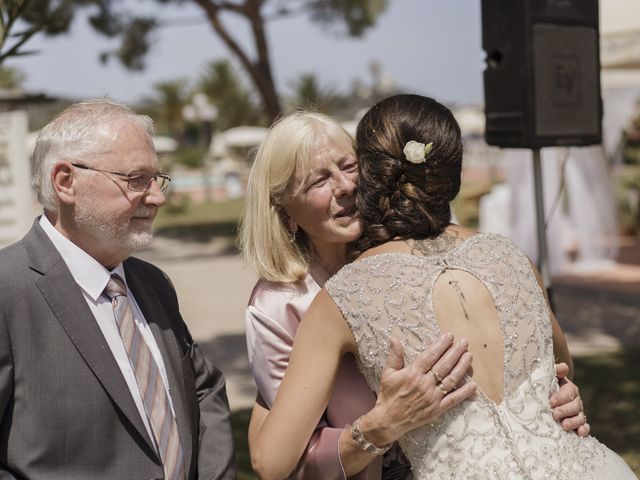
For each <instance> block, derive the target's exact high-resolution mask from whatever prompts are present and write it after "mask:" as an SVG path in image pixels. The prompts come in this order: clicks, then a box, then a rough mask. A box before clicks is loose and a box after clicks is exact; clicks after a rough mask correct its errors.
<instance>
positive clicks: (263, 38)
mask: <svg viewBox="0 0 640 480" xmlns="http://www.w3.org/2000/svg"><path fill="white" fill-rule="evenodd" d="M155 1H156V2H157V3H158V5H159V6H160V5H163V4H170V3H174V4H180V5H184V4H186V3H193V4H195V5H196V6H197V7H199V8H200V9H201V11H202V15H203V18H204V19H205V20H206V21H207V22H208V23H209V25H210V26H211V28H212V30H213V32H214V34H215V35H217V36H218V37H219V38H220V40H222V42H223V43H224V44H225V45H226V47H227V49H228V50H229V52H230V53H231V55H232V56H233V58H234V59H235V60H236V61H237V62H238V63H239V65H241V66H242V67H243V68H244V70H245V72H246V73H247V75H248V76H249V78H250V79H251V82H252V83H253V86H254V87H255V89H256V93H257V95H258V96H259V98H260V101H261V103H262V108H263V111H264V114H265V117H266V118H267V119H268V120H273V119H274V118H275V117H276V116H277V115H278V114H279V113H280V111H281V106H280V100H279V96H278V92H277V89H276V86H275V82H274V79H273V74H272V66H271V53H270V49H269V41H268V37H267V35H266V26H267V24H268V22H270V21H272V20H274V19H278V18H283V17H287V16H292V15H307V16H308V17H309V18H310V19H311V20H312V21H314V22H316V23H318V24H320V25H321V26H322V27H324V28H326V29H328V30H330V31H332V33H338V34H345V35H352V36H358V35H362V34H363V33H364V32H365V31H366V30H367V29H368V28H370V27H371V26H373V25H374V24H375V21H376V19H377V18H378V16H379V15H380V14H382V13H383V12H384V11H385V9H386V8H387V6H388V3H389V0H155ZM128 5H129V6H130V5H131V4H130V3H129V4H128ZM79 7H90V12H91V13H90V16H89V22H90V23H91V25H92V26H93V28H94V29H96V30H97V31H98V32H100V33H101V34H103V35H106V36H108V37H112V38H119V39H120V45H119V47H118V48H116V49H115V50H113V51H110V52H102V53H101V55H100V56H101V58H102V60H104V61H106V60H108V59H109V58H112V57H115V58H117V59H119V61H121V62H122V64H123V65H125V66H126V67H127V68H130V69H134V70H141V69H143V68H144V66H145V63H144V60H145V58H146V55H147V54H148V53H149V52H150V51H151V48H152V45H153V34H154V32H156V29H157V28H158V27H162V26H164V25H167V24H171V20H167V19H161V18H160V15H161V13H162V9H161V8H158V9H156V12H157V16H156V15H155V14H154V15H145V16H141V15H139V14H138V13H136V12H134V11H131V10H128V9H127V2H126V1H125V0H0V42H1V43H0V64H1V63H2V61H3V60H4V59H5V58H7V57H10V56H16V55H26V54H28V53H33V52H29V51H26V50H24V49H23V45H24V44H25V42H27V41H28V40H29V39H30V38H31V37H32V36H33V35H34V34H36V33H37V32H44V33H45V34H47V35H55V34H59V33H64V32H66V31H67V30H68V29H69V25H70V23H71V20H72V19H73V17H74V14H75V13H76V10H77V8H79ZM233 17H235V18H239V19H241V20H243V21H245V22H246V24H247V26H248V30H249V31H250V32H251V38H250V39H249V40H250V42H247V41H246V39H244V38H240V36H241V33H239V32H238V31H236V30H232V29H231V28H230V24H229V21H230V20H231V19H232V18H233ZM16 24H20V25H21V26H22V25H25V26H26V28H23V29H21V30H20V31H17V32H14V33H12V34H10V32H11V31H12V30H15V28H16ZM241 30H242V32H243V33H244V31H245V30H244V29H241ZM10 38H11V39H12V41H10ZM247 43H249V45H247Z"/></svg>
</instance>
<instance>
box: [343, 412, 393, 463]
mask: <svg viewBox="0 0 640 480" xmlns="http://www.w3.org/2000/svg"><path fill="white" fill-rule="evenodd" d="M362 418H363V416H361V417H359V418H358V419H357V420H356V421H355V422H353V425H351V438H352V439H353V441H354V442H355V443H356V445H357V446H358V448H360V449H361V450H364V451H365V452H367V453H371V454H373V455H384V454H385V453H387V451H388V450H389V449H390V448H391V443H389V444H384V445H379V444H376V443H374V442H372V441H370V440H369V439H367V437H365V435H364V433H362V431H361V430H360V422H361V421H362Z"/></svg>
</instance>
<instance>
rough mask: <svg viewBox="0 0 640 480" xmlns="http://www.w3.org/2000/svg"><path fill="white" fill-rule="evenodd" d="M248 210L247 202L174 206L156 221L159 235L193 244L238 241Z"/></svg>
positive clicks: (166, 208) (238, 200)
mask: <svg viewBox="0 0 640 480" xmlns="http://www.w3.org/2000/svg"><path fill="white" fill-rule="evenodd" d="M243 209H244V198H241V199H236V200H225V201H220V202H204V203H185V204H184V205H182V206H179V207H176V206H175V205H174V206H172V205H171V204H169V205H167V206H166V207H165V208H161V209H160V210H159V212H158V216H157V217H156V220H155V223H154V225H155V229H156V233H158V234H159V235H163V236H168V237H175V238H183V239H185V240H190V241H200V242H208V241H210V240H212V239H213V238H227V239H229V240H234V239H235V237H236V235H237V231H238V222H239V219H240V216H241V214H242V210H243Z"/></svg>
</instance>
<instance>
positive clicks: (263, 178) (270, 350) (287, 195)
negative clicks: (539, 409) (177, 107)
mask: <svg viewBox="0 0 640 480" xmlns="http://www.w3.org/2000/svg"><path fill="white" fill-rule="evenodd" d="M356 176H357V164H356V159H355V154H354V148H353V140H352V139H351V137H350V136H349V135H348V134H347V132H345V131H344V129H342V128H341V127H340V125H339V124H337V123H336V122H334V121H333V120H331V119H330V118H328V117H326V116H324V115H321V114H318V113H314V112H294V113H292V114H290V115H287V116H285V117H283V118H281V119H280V120H279V121H278V122H276V123H275V124H274V125H273V126H272V127H271V129H270V131H269V133H268V135H267V138H266V139H265V140H264V142H263V143H262V144H261V146H260V148H259V150H258V152H257V155H256V158H255V160H254V164H253V167H252V170H251V175H250V179H249V185H248V191H247V199H246V211H245V215H244V217H243V222H242V227H241V244H242V249H243V253H244V257H245V259H246V261H247V263H248V264H249V265H251V266H252V267H253V268H254V269H255V270H256V272H257V273H258V275H259V277H260V280H259V281H258V283H257V284H256V286H255V288H254V290H253V292H252V293H251V297H250V300H249V305H248V307H247V312H246V329H247V346H248V351H249V360H250V364H251V368H252V372H253V376H254V379H255V381H256V384H257V386H258V392H259V399H258V402H257V404H256V406H255V408H254V413H253V416H252V421H251V426H250V431H249V441H250V446H252V445H253V443H254V441H255V437H256V432H257V430H259V428H260V426H261V424H262V421H263V420H264V417H265V416H266V413H267V409H268V408H270V407H271V405H272V404H273V402H274V400H275V397H276V393H277V391H278V388H279V386H280V382H281V380H282V378H283V376H284V372H285V370H286V368H287V365H288V363H289V356H290V353H291V349H292V344H293V340H294V337H295V335H296V331H297V328H298V325H299V322H300V319H301V318H302V316H303V315H304V314H305V312H306V311H307V309H308V307H309V305H310V304H311V301H312V300H313V298H314V297H315V295H316V294H317V293H318V292H319V291H320V289H321V288H322V287H323V286H324V284H325V282H326V281H327V280H328V279H329V278H330V277H331V276H332V275H333V274H334V273H336V272H337V271H338V270H339V269H340V268H341V267H342V266H343V265H344V264H345V263H346V262H347V255H348V245H349V243H351V242H353V241H355V240H357V239H358V238H359V237H360V235H361V234H362V225H361V222H360V219H359V217H358V212H357V210H356V204H355V202H356V195H355V194H356V180H357V178H356ZM318 341H319V342H321V341H322V339H318ZM466 350H467V342H466V340H464V339H458V340H456V341H454V340H453V338H452V336H451V335H442V336H440V337H439V338H438V339H437V341H435V342H434V343H433V344H432V345H431V346H430V348H429V349H428V350H427V351H425V352H424V353H423V354H421V355H419V356H418V357H416V358H415V360H414V361H413V362H412V363H411V364H410V365H406V366H405V365H404V363H403V352H402V348H401V347H398V348H395V349H391V350H390V353H389V355H388V357H387V361H386V364H385V367H384V369H383V371H382V374H381V385H380V389H379V392H378V396H377V399H376V397H375V396H374V394H373V393H372V391H371V390H370V389H369V388H368V386H367V384H366V382H365V380H364V379H363V378H362V376H361V375H360V374H359V373H358V371H357V368H356V365H355V361H354V357H353V356H352V355H347V356H345V357H344V358H343V359H342V361H341V362H340V365H339V368H338V371H337V375H336V379H335V384H334V386H333V393H332V394H331V396H330V398H328V399H327V408H326V410H325V413H324V415H323V417H322V419H321V421H320V423H319V424H318V426H317V428H316V430H315V432H314V433H313V435H312V438H311V440H310V441H309V443H308V445H307V447H306V449H305V454H304V458H303V460H302V461H301V462H300V463H299V464H298V466H297V468H296V470H295V472H294V476H296V477H297V478H306V479H313V480H315V479H344V478H346V477H353V478H358V479H364V478H370V479H380V478H406V477H407V476H408V475H410V473H409V469H408V466H407V465H406V464H405V463H404V462H403V460H402V458H401V457H400V458H399V456H398V453H397V451H396V450H394V449H391V450H390V451H388V452H386V453H385V452H383V450H387V449H386V448H384V449H380V448H375V447H373V446H372V445H371V446H369V445H367V444H366V443H363V442H362V438H360V437H356V438H355V439H354V438H353V436H352V431H351V429H350V428H349V427H350V425H351V424H352V423H353V422H354V421H355V420H356V419H357V418H359V417H360V418H361V419H360V422H359V432H360V433H361V434H362V435H363V438H370V437H372V436H373V437H375V435H376V434H377V433H378V432H380V431H385V434H386V435H388V437H387V438H389V439H390V440H391V441H393V440H395V439H397V438H399V437H400V436H402V435H403V434H404V433H406V432H407V431H409V430H411V429H414V428H416V427H418V426H421V425H423V424H425V423H428V422H431V421H433V420H434V419H435V418H437V417H438V416H440V415H441V414H442V413H444V412H445V411H447V410H448V409H450V408H451V407H453V406H455V405H457V404H459V403H460V402H461V401H463V400H464V399H466V398H468V397H469V396H470V395H471V394H472V393H473V391H474V385H473V382H469V383H467V384H465V385H462V386H461V387H460V388H459V389H457V390H456V391H455V392H452V393H451V394H450V395H447V396H446V397H444V398H443V397H441V395H440V392H439V390H438V389H437V387H436V383H435V382H434V381H433V380H432V378H431V377H432V375H430V374H429V375H426V374H425V372H438V375H441V376H442V377H448V378H449V379H451V380H452V381H454V382H455V383H456V384H457V383H459V382H460V381H461V379H462V378H463V376H464V375H465V373H466V372H467V370H468V368H469V365H470V362H471V356H470V354H469V353H467V352H466ZM561 368H564V367H561ZM553 400H554V401H556V402H557V405H558V406H559V407H558V408H559V410H558V414H559V417H565V416H568V417H571V418H568V419H566V420H565V422H566V423H565V426H566V428H568V429H573V428H578V427H580V426H581V427H580V428H582V430H583V431H582V432H581V433H583V434H585V433H586V432H587V431H588V426H585V425H583V424H584V419H583V418H581V417H580V416H579V415H578V416H576V414H578V411H579V398H577V389H576V388H575V386H574V385H573V384H571V383H567V384H566V385H565V386H564V387H563V390H561V392H559V394H558V395H557V397H554V399H553ZM585 430H586V431H585ZM363 447H367V448H363Z"/></svg>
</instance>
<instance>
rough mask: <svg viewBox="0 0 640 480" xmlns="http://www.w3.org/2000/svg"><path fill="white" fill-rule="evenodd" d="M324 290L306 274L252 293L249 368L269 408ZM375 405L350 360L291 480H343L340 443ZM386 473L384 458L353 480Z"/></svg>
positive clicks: (248, 317) (263, 284)
mask: <svg viewBox="0 0 640 480" xmlns="http://www.w3.org/2000/svg"><path fill="white" fill-rule="evenodd" d="M319 291H320V286H319V285H318V284H317V283H316V282H315V281H314V280H313V278H312V277H311V275H307V276H306V277H305V278H304V279H303V280H301V281H299V282H296V283H279V282H268V281H265V280H260V281H258V283H257V284H256V286H255V287H254V289H253V292H252V293H251V298H250V299H249V304H248V306H247V310H246V317H245V320H246V332H247V349H248V352H249V363H250V365H251V371H252V373H253V378H254V379H255V382H256V385H257V386H258V391H259V392H260V395H262V398H263V399H264V401H265V402H266V404H267V405H268V406H271V405H272V404H273V401H274V399H275V397H276V392H277V391H278V387H279V386H280V382H281V381H282V378H283V377H284V372H285V370H286V369H287V365H288V364H289V357H290V355H291V350H292V348H293V339H294V337H295V335H296V331H297V330H298V325H299V324H300V320H301V319H302V316H303V315H304V314H305V312H306V311H307V309H308V308H309V305H310V304H311V301H312V300H313V298H314V297H315V296H316V294H317V293H318V292H319ZM375 401H376V398H375V396H374V394H373V392H372V391H371V390H370V389H369V387H368V386H367V383H366V382H365V380H364V378H363V377H362V375H360V373H359V372H358V369H357V367H356V364H355V360H354V358H353V357H352V356H351V355H348V356H346V357H345V358H344V359H343V361H342V364H341V365H340V370H339V372H338V377H337V379H336V384H335V388H334V391H333V395H332V396H331V399H330V400H329V405H328V406H327V409H326V411H325V414H324V416H323V418H322V419H321V421H320V423H319V424H318V427H317V429H316V431H315V432H314V434H313V436H312V438H311V440H310V441H309V444H308V445H307V449H306V451H305V455H304V457H303V459H302V460H301V461H300V464H299V465H298V467H297V469H296V472H295V474H294V475H293V476H292V478H296V479H304V480H333V479H336V480H344V479H345V478H346V477H345V473H344V469H343V467H342V463H341V462H340V455H339V454H338V438H339V437H340V434H341V433H342V430H343V429H344V428H345V427H346V426H347V425H350V424H351V423H353V422H354V421H355V420H356V418H358V417H359V416H360V415H362V414H364V413H366V412H368V411H369V410H371V408H372V407H373V406H374V404H375ZM381 472H382V458H378V459H376V460H374V461H373V462H372V463H371V464H370V465H369V467H367V468H366V469H365V470H363V471H362V472H360V473H359V474H358V475H356V476H354V477H351V478H354V479H357V480H365V479H366V480H380V478H381V475H382V473H381Z"/></svg>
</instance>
